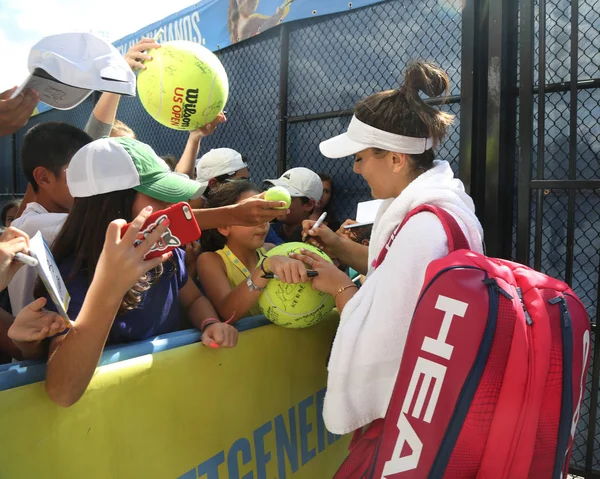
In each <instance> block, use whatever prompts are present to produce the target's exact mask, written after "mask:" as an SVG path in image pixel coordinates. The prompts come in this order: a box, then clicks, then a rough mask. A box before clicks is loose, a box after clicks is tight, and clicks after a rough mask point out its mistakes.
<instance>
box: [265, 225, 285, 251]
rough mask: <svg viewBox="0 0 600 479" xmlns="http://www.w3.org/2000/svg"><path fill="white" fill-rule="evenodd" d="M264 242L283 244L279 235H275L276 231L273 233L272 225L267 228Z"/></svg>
mask: <svg viewBox="0 0 600 479" xmlns="http://www.w3.org/2000/svg"><path fill="white" fill-rule="evenodd" d="M265 243H271V244H274V245H275V246H279V245H280V244H283V240H282V239H281V238H280V237H279V236H277V233H275V230H274V229H273V225H271V227H270V228H269V232H268V233H267V237H266V238H265Z"/></svg>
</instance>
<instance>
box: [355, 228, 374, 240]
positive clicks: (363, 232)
mask: <svg viewBox="0 0 600 479" xmlns="http://www.w3.org/2000/svg"><path fill="white" fill-rule="evenodd" d="M356 229H357V230H358V231H356V239H355V240H354V241H355V243H362V242H363V241H364V240H368V239H371V234H372V233H373V225H366V226H359V227H358V228H356Z"/></svg>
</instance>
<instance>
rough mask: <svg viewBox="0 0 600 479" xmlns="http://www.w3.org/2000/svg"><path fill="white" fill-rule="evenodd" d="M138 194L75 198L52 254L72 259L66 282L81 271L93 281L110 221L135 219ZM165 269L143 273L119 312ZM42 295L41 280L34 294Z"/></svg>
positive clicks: (137, 300) (138, 298)
mask: <svg viewBox="0 0 600 479" xmlns="http://www.w3.org/2000/svg"><path fill="white" fill-rule="evenodd" d="M136 194H137V192H136V191H135V190H133V189H127V190H122V191H114V192H111V193H105V194H102V195H96V196H90V197H87V198H75V202H74V203H73V207H72V208H71V212H70V213H69V215H68V216H67V219H66V220H65V223H64V224H63V227H62V228H61V230H60V233H59V234H58V236H57V238H56V240H55V241H54V244H53V245H52V254H53V255H54V259H55V260H56V263H57V264H59V265H60V264H61V263H64V262H65V261H66V260H67V259H71V258H72V259H73V266H72V267H71V270H70V271H69V273H68V275H67V277H66V278H65V280H66V282H67V283H68V282H69V281H70V280H72V279H73V277H74V276H75V275H76V274H78V273H79V272H80V271H83V272H85V273H86V274H87V277H88V280H89V282H90V283H91V282H92V278H93V277H94V273H95V271H96V265H97V264H98V259H99V258H100V253H102V248H103V247H104V239H105V236H106V229H107V228H108V225H109V223H110V222H111V221H114V220H115V219H117V218H123V219H124V220H125V221H127V222H128V223H129V222H131V221H132V220H133V218H132V216H131V210H132V208H133V203H134V201H135V197H136ZM162 272H163V267H162V265H161V266H159V267H158V268H156V269H155V270H153V271H150V272H149V273H146V274H145V275H144V276H142V277H141V278H140V279H139V280H138V282H137V283H136V284H135V286H134V287H133V288H131V289H130V290H129V291H128V292H127V293H126V294H125V296H124V297H123V302H122V303H121V307H120V308H119V314H122V313H124V312H126V311H131V310H133V309H135V308H136V307H137V305H138V304H139V303H140V302H141V300H142V296H143V293H144V292H145V291H147V290H148V289H150V287H151V286H152V285H153V284H154V282H155V281H156V280H157V279H158V278H159V277H160V275H161V274H162ZM43 294H44V287H43V285H42V283H41V282H40V281H39V280H38V281H37V283H36V286H35V297H36V298H37V297H40V296H42V295H43Z"/></svg>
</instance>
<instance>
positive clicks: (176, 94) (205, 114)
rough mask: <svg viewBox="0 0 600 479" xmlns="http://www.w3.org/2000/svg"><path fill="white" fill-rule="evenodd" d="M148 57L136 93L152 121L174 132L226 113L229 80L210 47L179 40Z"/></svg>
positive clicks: (139, 76) (196, 126) (197, 126)
mask: <svg viewBox="0 0 600 479" xmlns="http://www.w3.org/2000/svg"><path fill="white" fill-rule="evenodd" d="M148 54H149V55H150V56H151V57H152V60H151V61H148V62H146V63H145V66H146V69H145V70H141V71H140V73H139V74H138V77H137V91H138V95H139V97H140V101H141V102H142V105H143V106H144V108H145V109H146V111H147V112H148V113H149V114H150V116H151V117H152V118H154V119H155V120H156V121H158V122H159V123H160V124H162V125H164V126H168V127H169V128H173V129H175V130H195V129H197V128H200V127H202V126H204V125H206V124H207V123H210V122H211V121H213V120H214V119H215V118H216V117H217V115H218V114H219V113H220V112H221V111H223V108H224V107H225V103H226V102H227V96H228V94H229V81H228V79H227V73H226V72H225V68H223V65H222V64H221V62H220V61H219V59H218V58H217V57H216V55H215V54H214V53H212V52H211V51H210V50H209V49H208V48H205V47H203V46H202V45H199V44H198V43H194V42H188V41H183V40H181V41H179V40H178V41H173V42H167V43H163V45H162V47H161V48H158V49H156V50H150V51H149V52H148Z"/></svg>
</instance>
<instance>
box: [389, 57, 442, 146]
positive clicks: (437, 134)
mask: <svg viewBox="0 0 600 479" xmlns="http://www.w3.org/2000/svg"><path fill="white" fill-rule="evenodd" d="M400 90H401V91H402V90H403V92H404V95H405V97H406V100H407V102H408V105H409V106H410V109H411V110H412V111H413V112H415V113H416V114H417V115H418V116H419V118H420V119H421V121H422V122H423V123H424V124H425V126H426V127H427V131H428V133H429V135H428V136H429V137H431V138H433V144H434V146H435V145H437V144H439V143H440V142H441V141H442V140H443V139H444V137H445V136H446V134H447V133H448V128H449V127H450V125H452V122H453V121H454V115H451V114H449V113H446V112H443V111H440V110H438V109H437V108H434V107H432V106H430V105H428V104H427V103H425V102H424V101H423V99H422V98H421V95H419V92H423V93H424V94H425V95H427V96H428V97H430V98H436V97H440V96H442V95H443V96H444V97H446V96H448V93H449V92H450V80H449V79H448V75H447V74H446V72H444V71H443V70H442V69H441V68H439V67H438V66H436V65H434V64H433V63H427V62H413V63H410V64H409V65H408V67H407V69H406V71H405V72H404V85H403V86H402V87H400ZM444 100H445V98H444Z"/></svg>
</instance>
